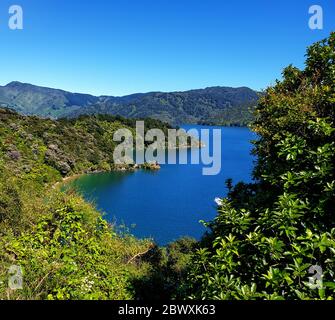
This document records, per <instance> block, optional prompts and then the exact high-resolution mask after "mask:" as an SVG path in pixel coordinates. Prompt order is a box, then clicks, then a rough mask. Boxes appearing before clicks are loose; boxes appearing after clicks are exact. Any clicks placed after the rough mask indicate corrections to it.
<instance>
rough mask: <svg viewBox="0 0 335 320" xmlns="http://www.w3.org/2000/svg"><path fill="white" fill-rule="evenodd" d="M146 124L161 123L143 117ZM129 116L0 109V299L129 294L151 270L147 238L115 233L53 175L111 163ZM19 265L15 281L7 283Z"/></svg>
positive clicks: (163, 126)
mask: <svg viewBox="0 0 335 320" xmlns="http://www.w3.org/2000/svg"><path fill="white" fill-rule="evenodd" d="M145 123H146V129H150V128H161V129H162V130H163V131H166V130H167V129H168V128H169V127H168V126H167V125H166V124H163V123H161V122H159V121H157V120H150V119H147V120H146V121H145ZM119 128H127V129H129V130H131V131H134V130H135V120H127V119H122V118H120V117H112V116H84V117H80V118H78V119H73V120H65V119H63V120H59V121H55V120H49V119H41V118H38V117H30V116H22V115H19V114H17V113H15V112H13V111H10V110H6V109H0V299H134V298H136V296H137V292H136V290H135V289H136V288H135V286H134V284H135V283H136V282H138V281H139V280H138V279H141V278H143V277H146V275H147V274H148V273H150V272H151V269H152V265H151V264H150V263H148V262H146V261H141V260H140V259H139V258H140V257H141V256H142V255H143V254H144V253H146V252H148V251H150V250H151V248H152V247H153V244H152V243H151V241H148V240H143V241H140V240H137V239H135V238H134V237H132V236H130V235H128V234H120V233H119V231H118V229H117V228H116V227H115V226H110V225H108V223H107V222H105V221H104V220H103V219H102V215H101V213H100V212H98V211H97V210H96V209H95V208H94V206H93V205H91V204H89V203H86V202H85V201H84V200H83V199H82V198H81V197H80V196H79V195H76V194H75V193H73V192H72V191H71V190H69V191H67V192H61V191H60V190H59V187H57V183H58V182H59V181H61V180H62V177H65V176H71V175H73V174H76V173H83V172H91V171H96V170H105V171H106V170H111V169H113V166H114V163H113V150H114V148H115V144H114V142H113V141H112V137H113V134H114V132H115V131H116V130H117V129H119ZM13 266H14V267H20V268H21V270H22V273H23V289H22V290H12V289H11V288H10V287H9V286H8V280H9V277H10V274H9V270H10V268H11V267H13Z"/></svg>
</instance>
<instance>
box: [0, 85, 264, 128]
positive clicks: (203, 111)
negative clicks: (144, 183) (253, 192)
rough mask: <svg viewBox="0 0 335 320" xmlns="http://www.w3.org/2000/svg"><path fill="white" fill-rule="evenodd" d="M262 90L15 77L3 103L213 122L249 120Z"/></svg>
mask: <svg viewBox="0 0 335 320" xmlns="http://www.w3.org/2000/svg"><path fill="white" fill-rule="evenodd" d="M258 97H259V94H258V93H257V92H256V91H254V90H252V89H250V88H247V87H240V88H231V87H209V88H206V89H198V90H189V91H184V92H170V93H169V92H149V93H136V94H132V95H127V96H123V97H113V96H99V97H97V96H93V95H90V94H81V93H71V92H67V91H64V90H59V89H51V88H46V87H40V86H35V85H32V84H27V83H21V82H17V81H14V82H11V83H9V84H7V85H6V86H0V107H7V108H11V109H14V110H15V111H17V112H19V113H22V114H25V115H37V116H41V117H50V118H61V117H70V118H71V117H77V116H79V115H83V114H110V115H120V116H123V117H127V118H153V119H159V120H161V121H164V122H168V123H170V124H172V125H178V124H182V123H192V124H196V123H213V124H225V125H245V124H247V123H248V122H249V121H250V120H251V119H252V113H251V111H250V108H251V109H252V108H253V107H254V106H255V105H256V104H257V101H258Z"/></svg>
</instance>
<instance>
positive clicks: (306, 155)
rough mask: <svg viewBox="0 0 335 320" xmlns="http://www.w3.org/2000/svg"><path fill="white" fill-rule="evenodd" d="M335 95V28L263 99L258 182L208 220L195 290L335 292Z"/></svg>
mask: <svg viewBox="0 0 335 320" xmlns="http://www.w3.org/2000/svg"><path fill="white" fill-rule="evenodd" d="M334 97H335V33H333V34H331V36H330V37H329V38H328V39H326V40H324V41H321V42H319V43H316V44H314V45H312V46H311V47H310V48H309V49H308V52H307V60H306V67H305V69H304V70H299V69H297V68H295V67H292V66H289V67H288V68H286V69H285V70H284V72H283V80H282V81H278V82H277V83H276V85H275V86H274V87H270V88H268V89H267V91H266V93H265V96H264V97H263V98H262V99H261V101H260V103H259V105H258V107H257V111H256V112H257V113H256V115H257V119H256V121H255V123H254V125H253V128H254V131H255V132H257V133H258V135H259V139H258V140H257V142H255V150H254V152H255V154H256V155H257V157H258V163H257V165H256V168H255V172H254V176H255V179H256V182H255V183H253V184H243V183H240V184H238V185H237V186H236V187H235V188H233V189H230V195H229V197H228V198H227V199H224V200H222V203H221V204H220V205H219V208H218V215H217V217H216V219H215V221H213V222H212V223H209V224H208V226H209V227H210V230H211V232H209V234H208V235H207V236H206V237H205V238H204V240H203V243H202V248H201V249H200V250H198V252H197V254H196V255H195V257H194V260H193V263H192V264H191V265H190V272H189V277H188V279H187V281H185V284H186V287H188V288H189V294H190V295H191V296H193V297H194V298H198V299H199V298H201V299H334V298H335V282H334V281H335V216H334V207H335V99H334ZM229 187H230V188H231V183H230V182H229Z"/></svg>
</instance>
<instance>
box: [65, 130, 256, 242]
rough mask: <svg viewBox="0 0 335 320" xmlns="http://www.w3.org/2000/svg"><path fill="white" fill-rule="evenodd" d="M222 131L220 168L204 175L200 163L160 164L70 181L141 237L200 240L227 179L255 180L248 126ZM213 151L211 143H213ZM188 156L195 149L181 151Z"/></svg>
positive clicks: (224, 193) (113, 217)
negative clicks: (151, 168)
mask: <svg viewBox="0 0 335 320" xmlns="http://www.w3.org/2000/svg"><path fill="white" fill-rule="evenodd" d="M183 128H185V129H189V128H197V129H201V128H209V129H211V130H212V129H213V128H220V129H221V130H222V170H221V173H220V174H219V175H217V176H203V175H202V168H203V166H202V165H191V164H188V165H162V168H161V170H160V171H157V172H147V171H137V172H135V173H129V172H114V173H103V174H94V175H87V176H83V177H81V178H79V179H77V180H75V181H73V182H72V183H71V185H72V186H74V187H75V188H76V189H77V190H78V191H79V192H81V193H82V194H83V195H84V197H85V198H86V199H87V200H90V201H94V202H95V203H96V206H97V208H98V209H100V210H102V211H103V212H105V213H106V217H105V218H106V219H107V220H109V221H113V222H114V221H116V223H117V224H125V225H126V226H127V227H129V228H130V229H131V233H132V234H134V235H135V236H137V237H139V238H144V237H152V238H154V239H155V241H156V242H157V243H158V244H160V245H165V244H167V243H169V242H171V241H173V240H176V239H178V238H180V237H182V236H191V237H195V238H197V239H199V238H200V237H201V235H202V234H203V233H204V231H205V228H204V227H203V226H202V224H200V223H199V221H200V220H205V221H209V220H212V219H213V218H214V217H215V213H216V210H215V203H214V199H215V197H224V196H225V195H226V193H227V190H226V187H225V180H226V179H228V178H232V179H233V180H234V182H235V183H236V182H238V181H245V182H249V181H251V172H252V168H253V160H254V159H253V157H252V156H251V154H250V151H251V148H252V145H251V143H250V141H251V140H255V139H256V136H255V134H254V133H252V132H251V131H250V130H249V129H247V128H227V127H205V126H183ZM206 148H209V150H210V151H212V149H213V146H212V145H209V146H207V147H206ZM180 152H186V153H188V154H189V155H190V153H191V152H195V151H191V150H182V151H180Z"/></svg>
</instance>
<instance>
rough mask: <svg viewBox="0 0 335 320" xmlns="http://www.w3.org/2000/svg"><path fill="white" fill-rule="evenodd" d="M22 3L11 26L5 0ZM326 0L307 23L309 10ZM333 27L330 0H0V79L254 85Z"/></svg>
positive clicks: (95, 85) (91, 88)
mask: <svg viewBox="0 0 335 320" xmlns="http://www.w3.org/2000/svg"><path fill="white" fill-rule="evenodd" d="M13 4H18V5H21V6H22V7H23V10H24V30H22V31H13V30H9V29H8V27H7V24H8V17H9V15H8V8H9V6H10V5H13ZM313 4H319V5H321V6H322V7H323V9H324V30H322V31H320V30H314V31H313V30H310V29H309V27H308V20H309V17H310V15H309V13H308V9H309V7H310V6H311V5H313ZM332 30H335V0H313V1H309V0H293V1H292V0H280V1H279V0H253V1H249V0H202V1H197V0H94V1H93V0H92V1H89V0H81V1H80V0H15V1H14V0H1V1H0V39H1V44H2V46H1V50H0V61H1V71H0V85H4V84H6V83H8V82H10V81H13V80H18V81H22V82H29V83H33V84H37V85H43V86H49V87H55V88H61V89H65V90H69V91H74V92H85V93H92V94H96V95H101V94H106V95H125V94H129V93H134V92H148V91H177V90H188V89H193V88H203V87H207V86H217V85H220V86H234V87H237V86H249V87H251V88H253V89H257V90H259V89H262V88H265V87H267V86H268V85H269V84H271V83H273V82H274V80H275V79H276V78H279V77H280V73H281V70H282V69H283V67H285V66H286V65H288V64H290V63H293V64H294V65H297V66H299V67H302V66H303V62H304V54H305V51H306V47H307V46H308V45H310V44H312V43H313V42H315V41H317V40H320V39H322V38H325V37H326V36H327V35H328V34H329V32H330V31H332Z"/></svg>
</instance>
